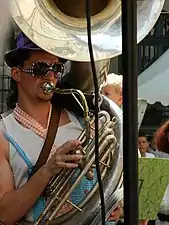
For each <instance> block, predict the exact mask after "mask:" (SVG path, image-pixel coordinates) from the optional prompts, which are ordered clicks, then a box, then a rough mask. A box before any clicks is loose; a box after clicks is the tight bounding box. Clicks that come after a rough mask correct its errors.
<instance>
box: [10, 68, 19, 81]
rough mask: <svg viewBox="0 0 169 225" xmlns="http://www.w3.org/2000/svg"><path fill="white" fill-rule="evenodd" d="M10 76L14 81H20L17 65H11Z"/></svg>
mask: <svg viewBox="0 0 169 225" xmlns="http://www.w3.org/2000/svg"><path fill="white" fill-rule="evenodd" d="M11 76H12V78H13V79H14V80H15V81H17V82H20V76H21V73H20V69H19V68H17V67H13V68H12V69H11Z"/></svg>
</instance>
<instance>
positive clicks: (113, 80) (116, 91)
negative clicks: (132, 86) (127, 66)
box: [101, 73, 123, 107]
mask: <svg viewBox="0 0 169 225" xmlns="http://www.w3.org/2000/svg"><path fill="white" fill-rule="evenodd" d="M122 85H123V76H122V75H117V74H114V73H110V74H108V75H107V80H106V82H105V83H103V84H102V85H101V93H102V94H103V95H105V96H106V97H107V98H109V99H110V100H112V101H113V102H115V103H116V104H117V105H118V106H119V107H121V106H122V103H123V97H122Z"/></svg>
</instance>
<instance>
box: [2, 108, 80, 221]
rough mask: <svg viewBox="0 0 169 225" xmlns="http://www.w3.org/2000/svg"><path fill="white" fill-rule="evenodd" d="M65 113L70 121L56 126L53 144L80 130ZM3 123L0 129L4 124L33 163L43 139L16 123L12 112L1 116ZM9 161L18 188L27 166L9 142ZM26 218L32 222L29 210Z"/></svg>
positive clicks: (59, 144)
mask: <svg viewBox="0 0 169 225" xmlns="http://www.w3.org/2000/svg"><path fill="white" fill-rule="evenodd" d="M67 113H68V116H69V119H70V123H68V124H66V125H63V126H61V127H59V128H58V132H57V135H56V138H55V141H54V144H55V145H56V146H57V147H59V146H61V145H62V144H64V143H65V142H66V141H68V140H74V139H77V138H78V136H79V135H80V133H81V131H82V127H81V125H80V123H79V121H78V120H77V118H76V117H75V116H74V115H72V114H70V113H69V112H67ZM3 123H4V124H2V122H1V124H0V129H2V130H3V127H4V125H5V129H6V132H7V133H8V134H9V135H10V136H11V137H12V138H13V139H14V140H15V141H16V142H17V144H18V145H19V146H20V147H21V149H22V150H24V152H25V153H26V155H27V157H28V158H29V159H30V160H31V162H32V164H33V165H35V163H36V161H37V159H38V156H39V154H40V151H41V149H42V146H43V143H44V139H42V138H41V137H39V136H38V135H37V134H35V133H34V132H33V131H32V130H30V129H27V128H25V127H23V126H22V125H21V124H20V123H18V122H17V121H16V119H15V118H14V116H13V113H11V114H9V115H8V116H6V117H5V118H3ZM9 162H10V165H11V168H12V171H13V176H14V181H15V187H16V188H19V187H21V186H23V184H25V183H26V182H27V178H28V167H27V165H26V164H25V162H24V160H23V159H22V157H21V156H20V155H19V154H18V152H17V151H16V149H15V148H14V147H13V145H12V144H11V143H10V157H9ZM26 219H27V220H28V221H31V222H32V220H33V219H32V215H31V212H30V213H29V214H28V216H27V217H26Z"/></svg>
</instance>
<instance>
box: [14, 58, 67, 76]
mask: <svg viewBox="0 0 169 225" xmlns="http://www.w3.org/2000/svg"><path fill="white" fill-rule="evenodd" d="M38 63H43V64H46V65H47V66H49V69H48V71H47V73H46V74H45V75H41V76H36V75H34V72H33V71H34V67H35V65H36V64H38ZM55 64H56V65H61V72H57V77H59V76H61V75H62V74H63V73H64V64H63V63H60V62H59V63H55V62H54V63H52V64H51V65H50V64H49V63H47V62H43V61H38V62H34V63H33V64H32V67H31V68H27V69H23V68H22V67H20V66H19V67H18V68H19V69H20V70H21V71H22V72H24V73H28V74H30V75H31V76H33V77H37V78H38V77H47V76H48V73H49V71H52V72H54V71H53V65H55Z"/></svg>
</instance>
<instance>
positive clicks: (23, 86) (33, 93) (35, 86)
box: [14, 50, 59, 102]
mask: <svg viewBox="0 0 169 225" xmlns="http://www.w3.org/2000/svg"><path fill="white" fill-rule="evenodd" d="M36 62H46V63H48V64H49V65H51V64H52V63H54V62H56V63H58V62H59V59H58V57H56V56H54V55H51V54H49V53H47V52H45V51H40V50H39V51H36V50H35V51H32V52H31V56H30V58H29V59H28V60H27V61H25V63H24V66H23V68H22V69H30V68H31V67H32V65H33V63H36ZM17 72H18V73H19V75H18V77H19V78H18V79H17V83H18V94H19V97H21V98H22V99H23V98H25V97H26V98H29V99H32V101H35V102H36V101H49V100H50V99H51V98H52V95H53V94H52V93H50V94H45V93H44V92H43V90H42V86H43V84H44V83H45V82H52V83H54V85H56V83H57V79H58V78H57V77H55V75H54V73H53V72H49V73H48V75H47V76H45V77H38V78H37V77H34V76H32V75H31V74H28V73H26V72H23V71H21V70H19V69H17ZM14 79H15V78H14ZM15 80H16V79H15ZM26 98H25V99H26Z"/></svg>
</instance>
